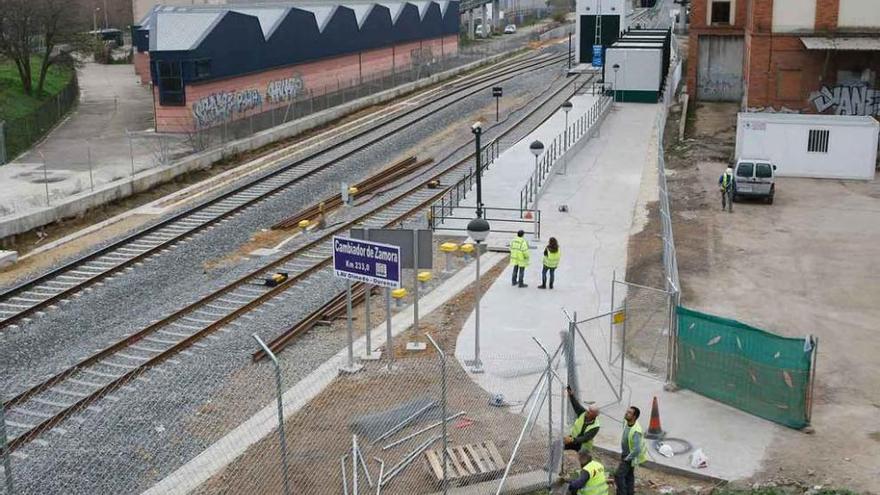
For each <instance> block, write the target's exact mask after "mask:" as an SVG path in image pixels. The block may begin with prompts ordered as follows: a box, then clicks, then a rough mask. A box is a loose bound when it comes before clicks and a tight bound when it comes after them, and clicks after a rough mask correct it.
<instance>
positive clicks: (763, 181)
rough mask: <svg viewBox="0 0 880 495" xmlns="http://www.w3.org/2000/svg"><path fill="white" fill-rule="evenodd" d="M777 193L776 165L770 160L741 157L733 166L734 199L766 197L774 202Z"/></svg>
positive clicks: (768, 201) (765, 198)
mask: <svg viewBox="0 0 880 495" xmlns="http://www.w3.org/2000/svg"><path fill="white" fill-rule="evenodd" d="M775 195H776V165H773V164H772V163H770V161H769V160H760V159H748V158H741V159H739V160H737V162H736V166H735V167H734V168H733V200H734V201H736V200H737V199H739V198H744V197H755V198H764V200H765V201H767V203H769V204H771V205H772V204H773V197H774V196H775Z"/></svg>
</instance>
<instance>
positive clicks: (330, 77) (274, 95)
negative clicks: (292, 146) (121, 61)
mask: <svg viewBox="0 0 880 495" xmlns="http://www.w3.org/2000/svg"><path fill="white" fill-rule="evenodd" d="M458 27H459V14H458V2H457V1H454V0H443V1H432V0H425V1H417V2H407V1H383V2H382V3H381V4H379V3H372V2H370V1H362V0H351V1H348V2H346V3H340V4H335V3H328V2H323V3H300V2H296V3H293V2H285V3H273V4H264V5H251V4H248V5H223V6H187V7H182V6H157V7H154V9H153V11H152V12H151V13H150V14H149V15H148V16H146V17H145V18H144V19H143V20H142V21H141V22H140V23H139V24H138V25H136V26H134V27H133V29H132V39H133V43H134V46H135V49H136V53H135V56H134V67H135V72H136V73H137V74H138V75H139V76H140V77H141V79H142V81H143V82H144V83H152V86H153V91H154V96H153V98H154V101H155V105H154V107H155V121H156V130H157V131H160V132H190V131H192V130H194V129H203V128H209V127H214V126H218V125H221V124H225V123H228V122H231V121H234V120H238V119H242V118H246V117H250V116H252V115H255V114H258V113H262V112H267V111H269V110H273V109H276V108H281V107H287V108H289V107H290V105H291V102H292V101H295V100H296V99H297V98H303V97H304V96H305V95H307V94H312V95H325V94H331V93H333V92H337V93H338V92H339V91H340V88H342V89H343V90H344V88H345V87H346V86H352V87H356V85H357V84H359V81H369V80H370V78H371V77H373V76H381V75H385V74H391V73H392V72H395V71H402V70H406V69H409V68H412V67H415V68H425V69H426V70H429V69H430V68H431V66H432V65H433V64H434V63H436V62H437V61H438V60H440V59H442V58H445V57H449V56H452V55H455V54H456V53H457V52H458Z"/></svg>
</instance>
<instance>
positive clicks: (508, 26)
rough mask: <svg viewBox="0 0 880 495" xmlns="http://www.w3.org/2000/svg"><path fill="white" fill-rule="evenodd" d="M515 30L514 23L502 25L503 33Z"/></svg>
mask: <svg viewBox="0 0 880 495" xmlns="http://www.w3.org/2000/svg"><path fill="white" fill-rule="evenodd" d="M515 32H516V24H508V25H506V26H504V34H513V33H515Z"/></svg>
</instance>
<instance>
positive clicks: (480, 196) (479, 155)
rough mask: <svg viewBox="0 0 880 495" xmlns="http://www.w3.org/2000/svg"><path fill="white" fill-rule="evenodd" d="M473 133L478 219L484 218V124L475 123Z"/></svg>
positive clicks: (472, 127) (472, 128)
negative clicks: (482, 139) (482, 142)
mask: <svg viewBox="0 0 880 495" xmlns="http://www.w3.org/2000/svg"><path fill="white" fill-rule="evenodd" d="M471 132H472V133H474V143H475V144H476V145H477V151H476V153H477V218H483V183H482V180H481V176H482V175H483V174H482V169H483V164H482V159H483V157H482V150H481V149H480V136H481V135H482V134H483V123H482V122H480V121H477V122H474V124H473V125H472V126H471ZM487 225H488V224H487ZM475 240H476V239H475Z"/></svg>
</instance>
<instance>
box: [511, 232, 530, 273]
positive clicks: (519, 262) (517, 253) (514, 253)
mask: <svg viewBox="0 0 880 495" xmlns="http://www.w3.org/2000/svg"><path fill="white" fill-rule="evenodd" d="M510 264H511V265H515V266H523V267H525V266H529V243H528V242H526V240H525V239H523V238H522V237H514V238H513V240H512V241H510Z"/></svg>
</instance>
